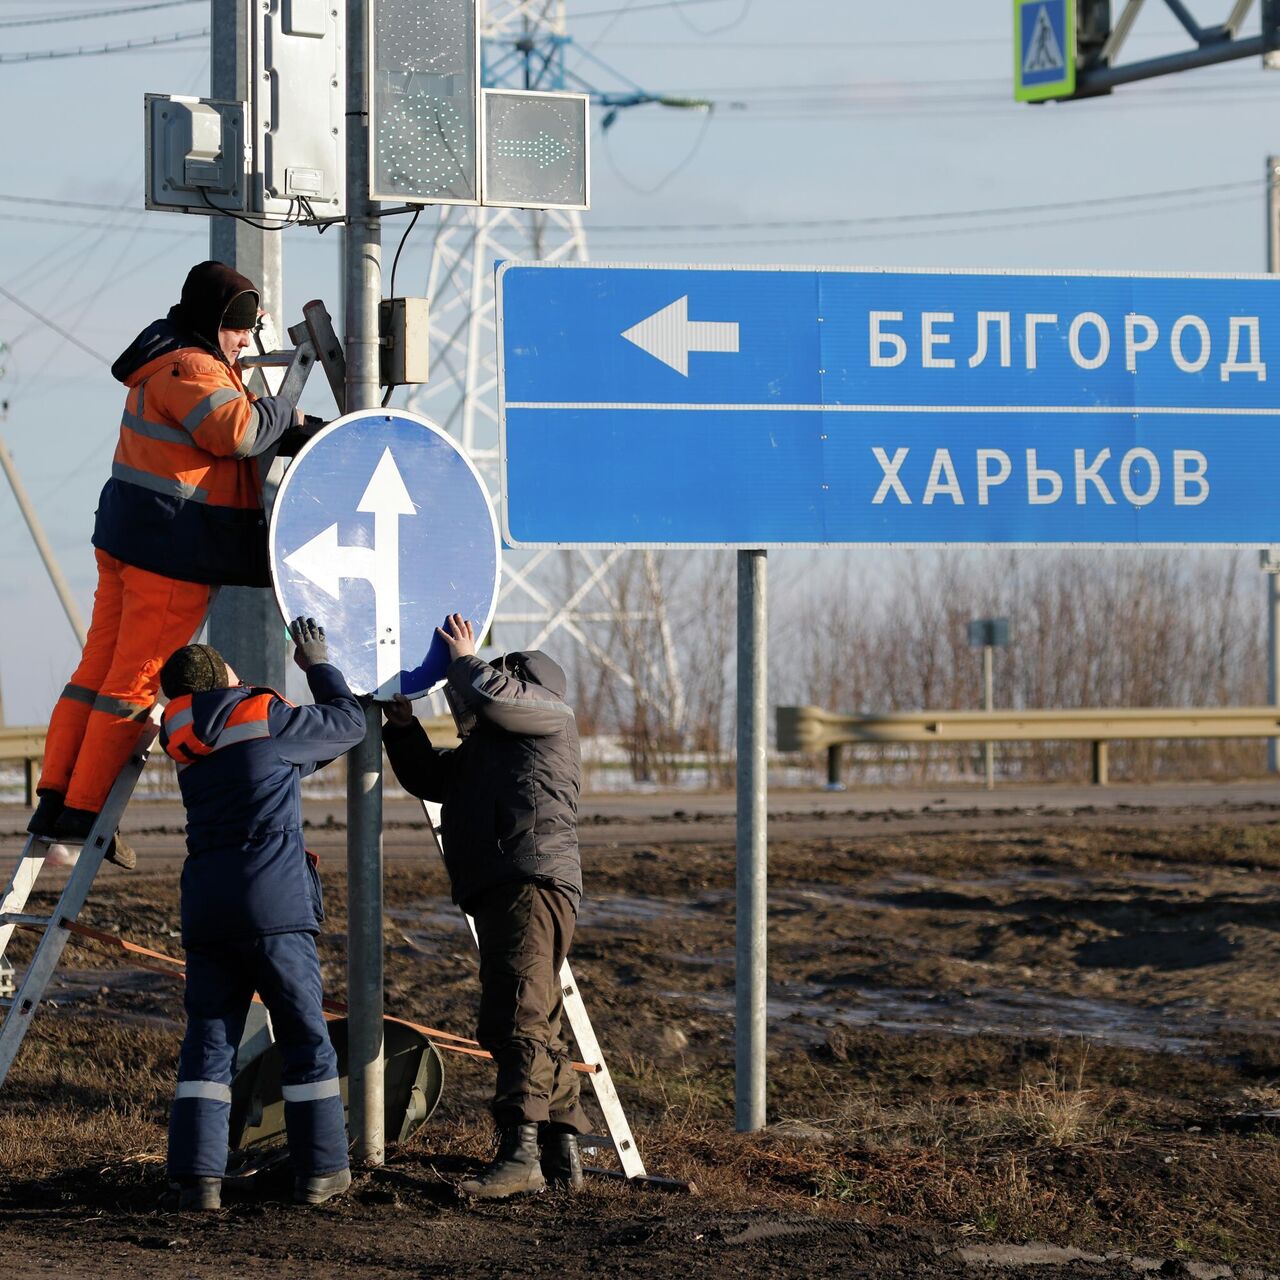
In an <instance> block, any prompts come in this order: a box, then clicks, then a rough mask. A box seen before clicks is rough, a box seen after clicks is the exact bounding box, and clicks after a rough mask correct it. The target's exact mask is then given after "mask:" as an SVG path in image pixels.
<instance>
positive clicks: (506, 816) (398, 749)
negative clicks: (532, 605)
mask: <svg viewBox="0 0 1280 1280" xmlns="http://www.w3.org/2000/svg"><path fill="white" fill-rule="evenodd" d="M565 689H566V680H565V674H564V672H563V671H562V670H561V669H560V667H559V665H558V664H557V663H556V662H554V661H553V660H552V659H551V658H548V657H547V655H546V654H545V653H541V652H539V651H537V650H533V651H531V652H529V653H511V654H508V655H507V656H506V657H505V658H504V659H502V662H501V665H500V666H498V667H494V666H490V665H489V663H487V662H485V661H483V660H482V659H480V658H476V657H462V658H455V659H454V661H453V662H452V663H450V664H449V671H448V685H447V687H446V694H447V696H448V698H449V702H450V704H451V706H452V707H453V711H454V716H455V718H456V719H457V721H458V732H459V734H460V735H461V737H462V742H461V744H460V745H459V746H458V747H456V748H454V749H453V750H441V749H439V748H436V747H433V746H432V745H431V741H430V739H429V738H428V737H427V735H426V731H425V730H424V729H423V728H422V725H421V724H419V723H418V721H417V720H414V721H413V722H412V723H411V724H409V725H407V726H405V727H404V728H396V726H395V725H392V724H388V725H387V726H386V730H385V736H384V739H383V740H384V742H385V744H386V749H387V758H388V759H389V760H390V762H391V768H392V769H393V770H394V771H395V775H396V777H397V778H398V779H399V781H400V785H401V786H402V787H403V788H404V789H405V790H406V791H407V792H409V794H410V795H415V796H420V797H421V798H422V799H424V800H433V801H436V802H437V803H439V804H441V805H442V806H443V808H442V810H441V836H442V837H443V841H444V861H445V866H446V868H447V869H448V872H449V880H450V883H451V884H452V886H453V900H454V901H455V902H456V903H458V904H459V905H460V906H461V907H463V908H464V909H466V908H468V906H469V904H472V903H474V901H475V900H476V899H477V898H478V897H479V896H480V895H481V894H483V893H485V892H486V891H487V890H489V889H494V888H497V887H498V886H499V885H503V884H511V883H513V882H519V881H525V880H542V881H545V882H547V883H550V884H553V885H555V887H556V888H558V889H561V890H562V891H563V892H564V893H566V894H567V895H568V896H569V898H570V899H571V901H572V902H573V904H574V906H575V907H576V906H577V904H578V901H579V899H580V898H581V897H582V864H581V862H580V860H579V857H578V792H579V789H580V786H581V777H582V762H581V756H580V754H579V750H578V727H577V724H576V722H575V720H574V717H573V708H572V707H570V706H569V704H568V703H567V702H565V700H564V696H565Z"/></svg>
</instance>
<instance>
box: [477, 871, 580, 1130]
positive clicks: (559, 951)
mask: <svg viewBox="0 0 1280 1280" xmlns="http://www.w3.org/2000/svg"><path fill="white" fill-rule="evenodd" d="M468 906H469V907H470V908H471V909H472V912H473V915H474V918H475V924H476V938H477V941H478V942H479V946H480V1017H479V1019H478V1021H477V1027H476V1039H477V1040H478V1041H479V1042H480V1043H481V1044H482V1045H483V1046H484V1047H485V1048H486V1049H488V1050H489V1052H490V1053H492V1054H493V1058H494V1061H495V1062H496V1063H497V1066H498V1080H497V1084H496V1085H495V1088H494V1096H493V1118H494V1120H495V1122H496V1123H497V1124H498V1126H499V1127H500V1128H501V1127H505V1126H507V1125H515V1124H529V1123H534V1122H537V1123H550V1124H551V1125H553V1126H554V1127H555V1128H557V1129H560V1130H562V1131H565V1132H571V1133H587V1132H588V1130H589V1126H588V1124H587V1120H586V1116H584V1115H583V1113H582V1109H581V1107H580V1106H579V1105H578V1095H579V1089H578V1073H577V1072H576V1071H574V1069H573V1063H572V1060H571V1059H570V1057H569V1048H568V1045H567V1044H566V1043H565V1040H564V1036H563V1035H562V1033H561V1022H562V1020H563V1015H564V1004H563V1001H562V998H561V994H560V966H561V965H563V964H564V961H565V957H566V956H567V955H568V954H569V945H570V943H571V942H572V941H573V927H574V924H575V922H576V920H577V913H576V912H575V910H574V906H573V903H572V902H571V901H570V899H569V898H568V897H566V895H565V894H563V893H561V892H560V891H559V890H558V889H553V888H552V887H551V886H550V885H545V884H539V883H537V882H534V881H526V882H525V883H523V884H505V885H500V886H498V887H497V888H496V889H490V890H488V891H487V892H486V893H484V894H482V895H481V896H480V898H479V899H478V900H476V901H474V902H472V903H469V904H468Z"/></svg>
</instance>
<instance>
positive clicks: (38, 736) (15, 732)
mask: <svg viewBox="0 0 1280 1280" xmlns="http://www.w3.org/2000/svg"><path fill="white" fill-rule="evenodd" d="M44 735H45V726H44V725H42V724H38V725H37V724H18V725H0V760H21V761H22V763H23V786H24V790H25V792H26V801H27V807H28V808H30V807H31V806H32V805H34V804H35V802H36V776H37V773H38V772H39V768H38V766H39V764H40V761H41V759H42V758H43V756H44Z"/></svg>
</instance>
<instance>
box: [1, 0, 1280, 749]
mask: <svg viewBox="0 0 1280 1280" xmlns="http://www.w3.org/2000/svg"><path fill="white" fill-rule="evenodd" d="M1229 7H1230V6H1229V4H1228V3H1227V0H1216V2H1213V0H1191V8H1192V9H1193V11H1194V12H1195V13H1196V15H1197V17H1198V18H1199V19H1200V20H1201V21H1203V22H1204V23H1206V24H1209V23H1212V22H1215V21H1220V20H1221V19H1222V17H1223V16H1225V13H1226V11H1227V9H1228V8H1229ZM567 9H568V14H569V27H570V34H571V36H572V37H573V40H574V42H575V43H574V47H573V48H572V49H571V52H570V55H569V64H570V66H571V67H577V68H578V69H579V70H581V72H582V74H583V75H584V76H585V77H587V78H588V79H590V80H591V81H593V82H594V83H595V84H596V85H597V86H598V87H600V88H603V89H623V88H625V87H627V85H628V83H634V84H635V85H638V86H640V87H642V88H643V89H644V90H646V91H648V92H651V93H662V94H668V95H677V96H683V97H693V98H705V99H710V100H711V101H712V103H713V104H714V105H713V107H712V109H711V110H709V111H701V110H676V109H670V108H663V107H659V106H652V105H651V106H645V107H639V108H635V109H633V110H629V111H626V112H624V113H622V114H621V115H620V117H619V119H618V120H617V121H616V122H615V123H614V125H613V127H612V128H611V129H610V130H609V131H608V133H607V134H605V135H603V136H602V135H601V134H600V131H599V128H598V125H597V128H596V130H595V133H594V135H593V166H594V167H593V173H592V208H591V210H590V212H589V213H587V214H586V215H584V225H585V227H586V230H587V235H588V239H589V243H590V251H591V256H592V258H593V259H595V260H598V261H619V262H632V263H640V262H686V263H689V262H708V263H733V262H739V263H744V264H750V263H791V264H812V265H865V266H902V267H915V266H928V267H942V268H946V267H988V268H1000V267H1023V268H1040V269H1048V270H1051V269H1054V268H1082V269H1098V270H1131V271H1148V270H1154V271H1172V272H1191V271H1195V272H1222V273H1229V272H1242V271H1246V272H1247V271H1260V270H1263V269H1264V267H1265V238H1264V218H1263V209H1264V186H1263V175H1264V163H1265V159H1266V156H1267V155H1268V153H1269V151H1272V150H1274V151H1277V152H1280V125H1276V124H1273V123H1272V122H1273V121H1276V120H1278V119H1280V112H1277V109H1276V108H1277V106H1280V72H1269V71H1265V70H1264V69H1263V68H1262V67H1261V66H1260V64H1259V61H1258V60H1257V59H1245V60H1242V61H1240V62H1236V63H1232V64H1228V65H1225V66H1221V67H1216V68H1206V69H1204V70H1200V71H1195V72H1189V73H1184V74H1181V75H1178V76H1170V77H1165V78H1162V79H1158V80H1151V81H1147V82H1144V83H1139V84H1135V85H1130V86H1126V87H1123V88H1121V89H1119V90H1117V91H1116V92H1115V93H1114V94H1112V95H1111V96H1109V97H1104V98H1098V99H1093V100H1090V101H1085V102H1079V103H1069V104H1050V105H1047V106H1040V107H1032V106H1027V105H1020V104H1016V103H1015V102H1014V101H1013V96H1012V86H1011V70H1012V60H1013V59H1012V21H1011V6H1010V5H1009V4H1008V3H1007V0H974V2H970V3H966V4H957V3H955V2H954V0H893V3H883V0H876V2H875V3H872V0H788V2H787V3H786V4H780V3H777V2H776V0H773V2H771V0H630V3H627V0H569V3H568V6H567ZM1255 9H1256V6H1255ZM86 14H97V15H100V16H96V17H86V16H85V15H86ZM36 20H38V22H37V21H36ZM1256 22H1257V18H1256V13H1255V14H1254V15H1253V17H1252V26H1251V27H1246V30H1256ZM207 26H208V7H207V3H205V0H192V2H190V3H175V2H174V0H0V113H2V114H0V118H2V119H4V120H5V122H6V127H5V131H4V136H3V146H2V150H0V160H2V162H0V343H3V344H4V350H3V352H2V353H0V365H3V368H4V373H3V376H2V377H0V400H3V401H6V402H7V407H6V408H5V409H4V410H3V411H2V412H0V436H2V437H3V438H4V440H5V441H6V442H7V444H8V446H9V448H10V449H11V451H12V454H13V457H14V459H15V461H16V464H17V466H18V469H19V471H20V473H21V475H22V478H23V480H24V482H25V484H26V487H27V489H28V491H29V493H30V495H31V498H32V500H33V502H34V504H35V506H36V509H37V511H38V514H39V517H40V519H41V521H42V522H43V524H44V527H45V530H46V532H47V534H48V537H49V540H50V542H51V543H52V545H53V548H54V550H55V553H56V555H57V557H58V559H59V561H60V563H61V565H62V568H63V571H64V572H65V574H66V576H67V578H68V580H69V582H70V584H71V587H72V589H73V591H74V593H75V595H76V597H77V599H78V600H79V603H80V607H81V610H82V611H83V613H84V614H85V616H86V618H87V616H88V613H89V609H90V603H91V596H92V590H93V584H94V580H95V570H94V562H93V555H92V548H91V546H90V542H89V538H90V534H91V532H92V527H93V512H94V507H95V505H96V500H97V495H98V492H99V490H100V488H101V486H102V483H103V480H104V479H105V476H106V474H107V470H108V467H109V463H110V458H111V453H112V450H113V448H114V445H115V439H116V434H117V429H118V424H119V414H120V406H121V403H122V389H121V388H120V387H119V386H118V384H116V383H115V382H114V381H113V380H112V379H111V377H110V374H109V371H108V366H109V364H110V362H111V360H112V359H114V357H115V356H116V355H117V354H118V353H119V352H120V351H121V350H122V349H123V348H124V347H125V346H127V345H128V343H129V342H130V341H131V340H132V338H133V336H134V335H135V333H137V332H138V331H139V330H140V329H142V328H143V327H145V325H146V324H148V323H149V322H150V321H151V320H152V319H154V318H156V317H157V316H159V315H162V314H163V313H164V312H165V311H166V310H167V309H168V307H169V305H170V304H171V303H172V302H173V301H174V300H175V299H176V296H177V292H178V288H179V286H180V284H181V281H182V277H183V275H184V274H185V272H186V270H187V269H188V267H189V266H190V265H191V264H192V263H194V262H196V261H199V260H200V259H202V258H204V257H205V256H207V252H206V250H207V228H206V225H205V221H204V219H203V218H197V217H184V216H182V215H175V214H166V213H154V212H153V213H145V212H143V210H142V190H143V135H142V97H143V93H144V92H168V93H196V94H199V93H207V92H208V81H209V54H208V41H207V38H206V37H196V38H183V39H180V40H179V41H178V42H176V43H165V44H156V45H155V46H154V47H152V48H149V49H145V50H143V49H139V50H133V51H129V52H117V53H112V54H106V55H98V56H76V57H58V58H52V59H50V58H37V59H32V60H28V61H16V60H15V59H17V58H19V57H21V56H23V55H24V54H29V53H35V54H43V53H45V52H48V51H56V52H59V53H65V52H66V51H69V50H76V49H85V50H91V49H93V48H95V47H101V46H103V45H106V44H119V43H123V42H127V41H143V40H151V39H153V38H154V39H157V40H170V39H171V38H172V37H175V36H178V37H187V36H191V35H192V34H193V33H199V32H200V31H202V30H203V29H204V28H205V27H207ZM1187 44H1188V41H1187V37H1186V35H1185V34H1184V33H1183V32H1182V30H1181V28H1180V27H1178V25H1177V24H1176V22H1175V21H1174V19H1173V18H1172V17H1171V15H1170V14H1169V13H1168V12H1167V10H1166V9H1165V8H1164V7H1163V6H1162V5H1159V4H1150V5H1147V6H1146V8H1145V9H1144V11H1143V13H1142V16H1141V17H1140V19H1139V21H1138V24H1137V26H1136V28H1135V31H1134V34H1133V37H1132V38H1131V41H1130V44H1129V46H1128V48H1127V50H1126V53H1125V59H1126V60H1131V59H1136V58H1138V57H1150V56H1155V55H1158V54H1160V53H1164V52H1169V51H1173V50H1176V49H1182V48H1185V47H1187ZM610 69H614V70H616V72H617V73H618V74H616V75H615V74H613V72H612V71H611V70H610ZM1104 201H1105V203H1099V202H1104ZM77 203H80V204H88V205H91V206H95V207H92V208H80V207H77ZM402 225H403V220H401V221H400V222H399V223H397V224H395V225H394V226H393V227H392V228H391V229H390V230H389V232H388V233H387V235H386V241H387V242H388V243H390V244H392V245H394V242H395V241H394V237H396V236H398V233H399V230H400V227H401V226H402ZM430 252H431V226H430V219H429V218H423V219H421V220H420V222H419V226H418V229H417V230H416V231H415V233H414V237H413V238H412V239H411V240H410V241H409V242H408V244H407V245H406V247H405V250H404V254H403V257H402V259H401V263H400V268H399V281H400V282H402V283H401V284H400V285H399V287H398V291H399V292H406V291H407V292H413V291H415V285H416V291H419V292H421V291H423V290H425V283H426V279H427V273H428V269H429V261H430ZM338 253H339V250H338V246H337V237H334V236H327V237H324V238H321V237H320V236H318V235H317V234H316V232H315V231H314V230H306V229H295V230H290V231H288V232H286V233H285V292H286V312H287V313H288V314H290V315H292V314H295V313H298V312H299V311H300V307H301V304H302V302H304V301H305V300H306V299H308V298H310V297H315V296H317V295H319V296H322V297H325V298H326V299H328V300H329V302H330V310H331V311H335V312H336V310H337V289H336V279H337V262H338ZM388 256H389V255H388ZM33 313H35V314H33ZM308 394H309V395H312V394H314V393H313V392H311V391H309V393H308ZM315 407H316V408H317V409H320V408H321V407H322V406H321V405H318V404H317V405H316V406H315ZM0 553H2V554H0V606H2V607H0V692H2V694H3V698H4V714H5V718H6V720H7V722H8V723H11V724H21V723H43V722H45V721H46V720H47V718H48V713H49V709H50V707H51V705H52V702H53V700H54V698H55V697H56V696H57V692H58V690H59V689H60V688H61V686H62V684H63V683H64V682H65V680H66V679H67V677H68V675H69V674H70V671H71V669H72V667H73V665H74V663H75V660H76V656H77V652H78V646H77V645H76V643H75V641H74V639H73V637H72V634H71V631H70V628H69V626H68V625H67V622H66V620H65V618H64V616H63V614H62V612H61V610H60V608H59V606H58V603H57V600H56V597H55V595H54V593H53V590H52V587H51V586H50V585H49V583H48V580H47V578H46V577H45V574H44V571H43V569H42V567H41V564H40V561H39V559H38V557H37V555H36V552H35V549H34V547H33V545H32V542H31V539H30V538H29V536H28V534H27V530H26V528H25V525H24V524H23V523H22V520H21V517H20V515H19V513H18V510H17V507H16V504H15V503H14V502H13V500H12V496H11V495H10V494H9V492H8V491H7V489H5V488H3V487H0ZM851 554H859V553H851ZM860 554H866V553H860ZM878 554H880V555H882V556H883V555H884V554H885V553H883V552H881V553H878ZM903 554H905V553H903Z"/></svg>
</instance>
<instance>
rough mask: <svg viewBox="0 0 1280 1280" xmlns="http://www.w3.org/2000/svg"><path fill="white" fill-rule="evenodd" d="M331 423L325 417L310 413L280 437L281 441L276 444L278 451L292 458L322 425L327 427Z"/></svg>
mask: <svg viewBox="0 0 1280 1280" xmlns="http://www.w3.org/2000/svg"><path fill="white" fill-rule="evenodd" d="M328 425H329V424H328V423H327V422H326V421H325V420H324V419H323V418H317V417H315V416H314V415H312V414H310V413H308V414H306V415H305V417H303V419H302V421H301V422H300V423H298V424H297V425H295V426H292V427H290V428H289V429H288V431H286V432H285V433H284V435H282V436H281V437H280V443H279V444H278V445H277V446H276V452H277V453H279V454H283V455H284V456H285V457H286V458H292V457H293V456H294V455H295V454H297V453H299V452H300V451H301V449H302V446H303V445H304V444H306V443H307V441H308V440H310V439H311V437H312V436H313V435H315V433H316V432H317V431H319V430H320V428H321V427H327V426H328Z"/></svg>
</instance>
